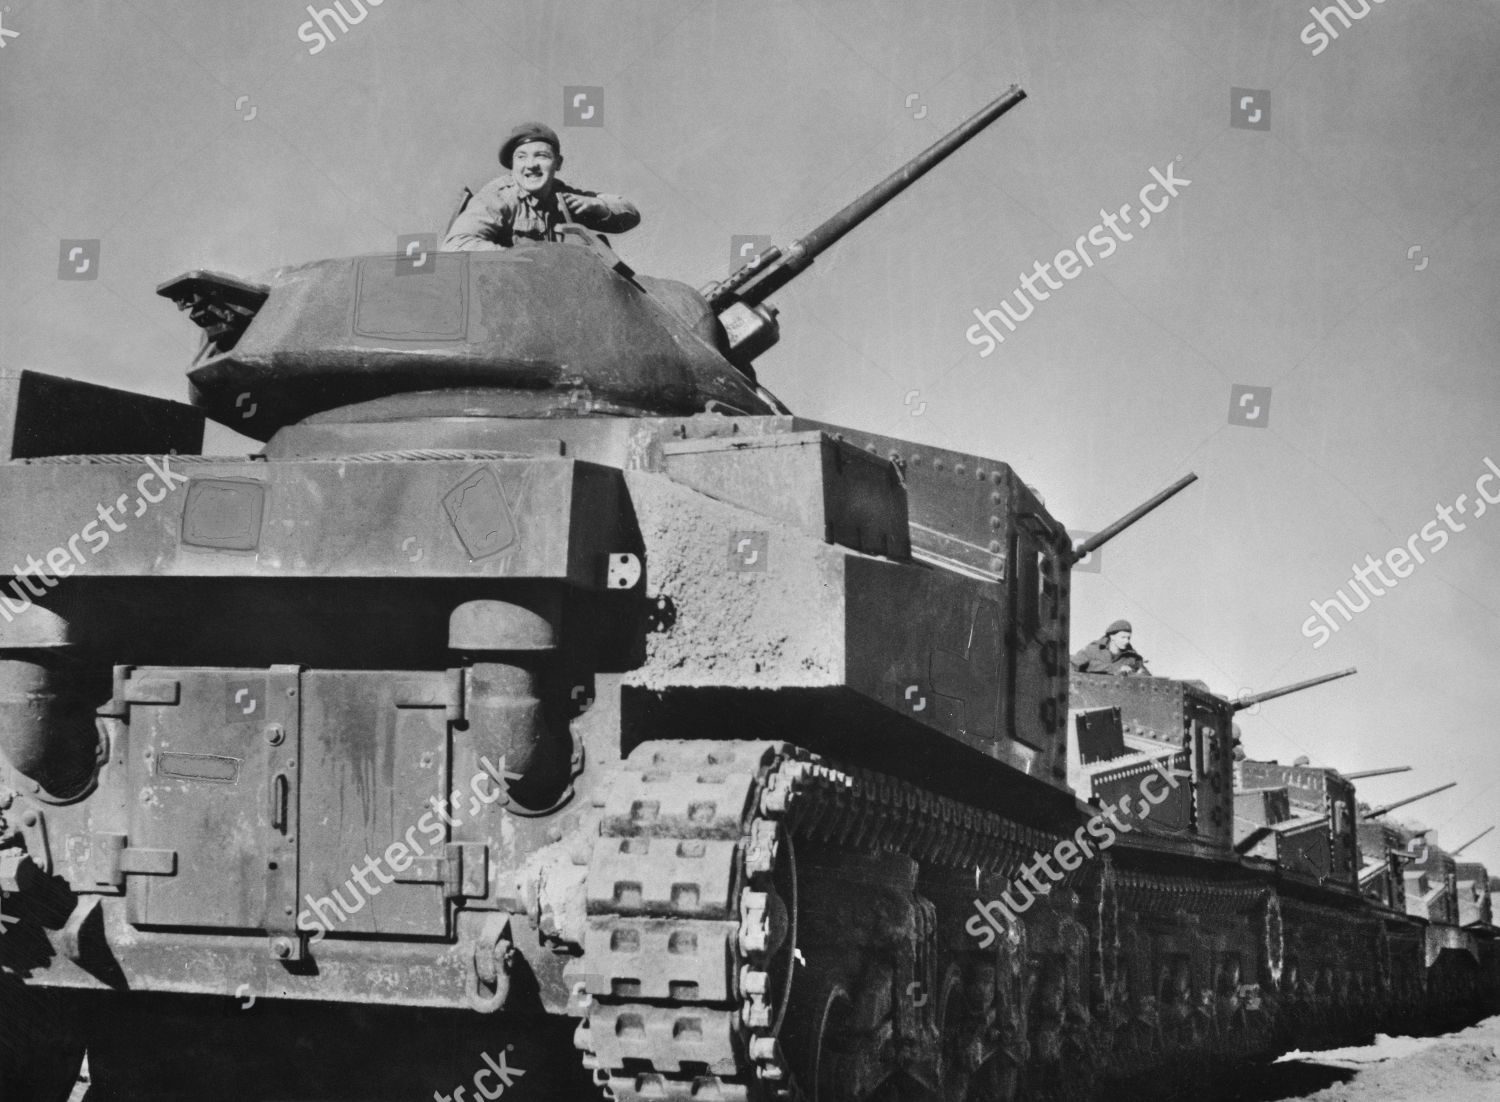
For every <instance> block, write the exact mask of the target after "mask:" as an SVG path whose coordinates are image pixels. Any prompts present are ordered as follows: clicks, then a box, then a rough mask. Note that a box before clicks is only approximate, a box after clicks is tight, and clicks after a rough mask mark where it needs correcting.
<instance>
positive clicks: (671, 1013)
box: [568, 742, 1066, 1102]
mask: <svg viewBox="0 0 1500 1102" xmlns="http://www.w3.org/2000/svg"><path fill="white" fill-rule="evenodd" d="M607 792H608V794H607V796H606V801H605V808H604V814H603V817H602V821H601V823H600V835H601V837H600V840H599V841H598V842H597V843H596V846H595V849H594V853H593V856H592V859H591V862H590V867H589V873H588V888H587V907H588V930H587V935H586V941H585V945H584V955H583V957H582V959H581V960H580V961H577V962H575V963H574V964H573V965H571V966H570V968H569V971H568V979H569V982H570V983H571V984H572V987H573V990H574V993H575V995H578V996H580V997H581V999H582V1001H583V1013H584V1014H585V1017H584V1019H583V1021H582V1022H581V1023H580V1025H579V1027H578V1030H577V1032H576V1034H575V1037H574V1042H575V1044H576V1045H577V1046H578V1048H579V1049H581V1050H582V1052H583V1054H584V1062H585V1065H586V1066H587V1067H589V1068H590V1069H591V1070H592V1071H593V1074H594V1078H595V1081H596V1082H597V1083H598V1084H599V1086H600V1087H601V1088H602V1089H603V1090H604V1092H605V1093H606V1094H607V1095H608V1096H609V1097H610V1098H613V1099H617V1100H619V1102H646V1100H651V1102H658V1100H663V1099H666V1100H682V1102H688V1100H696V1102H713V1100H719V1102H765V1100H777V1102H781V1100H795V1099H797V1098H800V1097H801V1092H800V1091H799V1089H798V1088H797V1086H796V1084H795V1081H794V1076H793V1073H792V1068H791V1066H790V1064H789V1062H788V1060H787V1056H786V1053H785V1052H784V1051H783V1049H782V1047H781V1044H780V1041H779V1040H778V1037H777V1030H778V1028H779V1026H780V1023H781V1018H782V1015H783V1014H784V1013H785V1009H786V1006H785V1000H786V997H787V993H788V991H789V986H788V984H789V983H790V982H793V981H792V977H793V975H794V974H795V972H796V965H794V964H793V953H794V951H795V919H796V909H797V903H796V899H795V887H793V889H792V893H793V899H791V900H789V901H784V902H783V901H782V900H780V899H779V898H778V894H777V893H776V892H775V891H773V890H772V882H773V880H774V879H775V878H776V877H777V876H778V875H783V876H785V875H787V874H790V876H789V882H790V883H791V884H792V885H795V883H796V879H795V869H794V867H793V866H792V865H791V862H792V861H794V858H793V857H792V856H791V854H792V851H793V849H794V847H793V846H791V845H788V844H786V843H787V840H788V839H789V838H795V839H796V840H797V841H809V842H814V843H824V844H830V845H835V846H840V847H849V848H851V849H856V850H859V851H863V852H866V853H870V852H881V851H887V852H893V853H899V854H902V855H904V856H906V857H908V858H910V859H913V860H915V861H919V862H921V863H923V864H924V865H928V866H934V865H936V866H946V867H949V868H952V869H972V868H976V867H977V868H978V869H980V870H982V871H983V872H985V873H987V874H989V875H992V876H999V877H1006V878H1009V877H1013V876H1015V875H1016V874H1017V873H1018V871H1019V870H1020V868H1021V866H1022V865H1023V864H1024V863H1025V861H1026V860H1027V858H1029V857H1030V855H1031V854H1032V853H1033V852H1035V851H1037V850H1046V849H1049V848H1051V847H1052V846H1053V845H1054V844H1055V843H1056V841H1057V840H1058V838H1057V837H1056V836H1054V835H1052V834H1051V833H1049V832H1046V831H1043V830H1039V829H1035V828H1031V827H1028V826H1025V825H1023V824H1019V823H1016V822H1013V821H1011V820H1008V819H1006V818H1004V817H1002V816H1001V815H998V814H995V813H993V812H987V811H983V810H980V809H976V808H974V807H971V806H968V805H965V804H962V803H959V802H957V801H955V800H950V799H947V798H945V797H942V796H938V795H935V794H933V793H931V792H929V791H926V790H925V789H922V788H919V787H917V786H915V785H912V784H908V783H906V782H904V781H900V780H896V779H893V778H891V777H887V776H884V775H881V774H877V773H872V772H870V771H868V770H863V769H857V768H843V767H840V766H837V765H834V764H831V763H828V762H827V761H825V760H824V759H822V758H820V757H819V756H817V755H814V754H811V753H809V752H807V751H804V750H801V749H799V748H796V747H793V746H791V745H789V744H785V743H778V742H764V743H752V742H713V743H710V742H686V743H679V742H648V743H644V744H642V745H641V746H639V747H638V748H637V749H636V750H635V751H634V752H632V753H631V755H630V757H629V758H628V759H627V760H626V761H625V762H623V763H621V764H620V766H619V767H618V772H617V774H616V776H615V777H613V778H612V779H611V782H610V784H609V786H608V789H607ZM1064 886H1066V885H1064Z"/></svg>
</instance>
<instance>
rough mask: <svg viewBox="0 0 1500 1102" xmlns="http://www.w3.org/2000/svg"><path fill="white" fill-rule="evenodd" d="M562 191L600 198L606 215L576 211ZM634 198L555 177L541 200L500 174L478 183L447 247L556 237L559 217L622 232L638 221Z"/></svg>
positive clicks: (495, 245) (445, 242)
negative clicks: (566, 205) (564, 203)
mask: <svg viewBox="0 0 1500 1102" xmlns="http://www.w3.org/2000/svg"><path fill="white" fill-rule="evenodd" d="M559 192H567V193H569V194H572V195H586V196H589V197H591V198H594V199H598V200H599V201H600V202H602V203H603V204H604V205H605V206H606V207H608V208H609V210H608V212H607V213H606V214H604V215H603V216H590V215H577V216H575V215H572V214H569V213H568V212H567V211H566V210H564V209H562V207H561V206H560V205H559V204H558V201H557V196H558V193H559ZM640 220H641V214H640V211H638V210H636V209H635V204H634V203H632V202H630V200H628V199H622V198H621V197H620V196H618V195H601V194H599V193H598V192H594V191H584V190H582V189H581V188H576V187H572V186H570V185H568V184H565V183H563V182H562V181H561V180H553V182H552V190H551V192H550V193H548V195H547V198H546V199H543V200H538V199H537V198H536V197H535V196H534V195H533V194H532V193H531V192H529V191H527V190H525V189H524V188H523V187H521V185H520V184H518V183H517V182H516V178H515V177H514V176H511V175H505V176H497V177H495V179H493V180H491V181H490V182H489V183H487V184H485V185H484V187H482V188H480V189H479V191H478V193H477V194H476V195H475V196H474V198H472V199H470V200H469V203H468V205H467V206H466V207H464V209H463V211H462V213H460V214H459V216H458V217H457V218H456V219H454V221H453V225H452V226H450V227H449V229H448V236H447V237H446V238H444V240H443V248H444V249H445V250H450V251H452V250H461V249H506V248H509V247H510V246H511V245H513V244H515V242H516V241H517V240H518V239H519V240H526V239H529V240H532V241H551V240H555V238H554V236H553V232H552V231H553V228H554V227H555V226H557V225H558V224H559V223H561V222H577V223H579V224H580V225H583V226H587V227H588V228H589V229H591V230H599V231H600V232H602V233H624V232H625V231H626V230H628V229H633V228H634V227H635V226H636V225H638V224H639V223H640Z"/></svg>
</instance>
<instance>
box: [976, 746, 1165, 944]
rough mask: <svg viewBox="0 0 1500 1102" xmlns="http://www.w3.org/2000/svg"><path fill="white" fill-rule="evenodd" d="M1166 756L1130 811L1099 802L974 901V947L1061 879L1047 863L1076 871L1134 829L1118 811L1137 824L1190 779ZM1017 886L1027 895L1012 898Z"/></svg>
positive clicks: (1123, 804) (990, 940)
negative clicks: (1006, 883) (1005, 881)
mask: <svg viewBox="0 0 1500 1102" xmlns="http://www.w3.org/2000/svg"><path fill="white" fill-rule="evenodd" d="M1170 758H1171V755H1166V756H1164V757H1159V758H1156V759H1154V760H1153V761H1152V762H1151V767H1152V768H1153V769H1155V770H1156V772H1155V773H1147V774H1146V775H1145V776H1144V777H1142V778H1141V788H1140V792H1141V795H1140V797H1139V798H1138V799H1137V800H1136V802H1135V811H1134V814H1132V813H1131V808H1130V805H1129V803H1128V798H1127V799H1122V800H1121V801H1120V802H1119V803H1118V804H1112V803H1110V802H1108V801H1107V800H1106V801H1105V802H1103V803H1102V804H1101V805H1100V808H1101V810H1100V812H1099V814H1098V815H1095V816H1094V817H1093V818H1092V819H1090V820H1089V821H1088V822H1087V823H1085V824H1084V825H1083V826H1081V827H1079V828H1078V829H1077V830H1076V831H1074V832H1073V837H1072V838H1064V839H1063V840H1062V841H1060V842H1058V843H1057V845H1055V846H1053V847H1052V852H1051V853H1050V854H1045V853H1036V852H1033V853H1032V855H1031V863H1030V864H1028V865H1027V866H1026V867H1025V868H1023V869H1022V870H1021V876H1020V879H1017V880H1012V881H1011V882H1010V887H1009V888H1007V889H1006V890H1005V891H1003V892H1001V893H1000V898H999V899H992V900H990V901H989V902H988V903H983V902H981V901H980V900H978V899H976V900H974V910H976V911H977V912H978V914H975V915H973V916H972V917H971V918H970V919H969V921H968V922H966V923H965V924H964V930H965V931H967V932H968V933H969V934H970V936H972V937H977V938H978V939H979V947H980V948H981V949H988V948H989V947H990V946H991V945H993V944H994V943H995V939H996V938H997V937H1000V936H1002V935H1003V936H1007V937H1009V936H1011V934H1012V932H1013V931H1014V930H1015V929H1016V925H1015V923H1016V918H1017V916H1018V915H1023V914H1025V913H1026V912H1027V911H1029V910H1030V909H1031V906H1032V904H1034V903H1035V902H1036V901H1037V897H1038V896H1043V895H1050V894H1051V892H1052V885H1053V884H1056V883H1058V882H1060V881H1061V880H1062V879H1063V873H1062V872H1058V871H1057V870H1056V869H1054V868H1053V867H1052V862H1054V861H1056V862H1057V865H1058V867H1059V868H1061V869H1062V870H1063V872H1073V871H1075V870H1077V869H1078V868H1080V867H1081V866H1082V865H1083V862H1084V861H1085V860H1087V859H1089V858H1092V857H1093V856H1094V851H1095V849H1097V850H1098V851H1099V852H1100V853H1103V852H1104V851H1105V850H1107V849H1109V847H1110V846H1112V845H1114V844H1115V843H1116V842H1117V841H1119V836H1120V835H1121V834H1130V833H1133V832H1134V831H1135V826H1134V825H1133V824H1131V823H1122V822H1121V821H1120V812H1121V811H1123V812H1124V813H1125V814H1126V815H1127V816H1129V817H1130V818H1132V819H1134V820H1135V821H1136V822H1140V821H1141V820H1143V819H1145V818H1147V817H1148V816H1149V815H1150V814H1151V809H1152V808H1153V807H1155V806H1156V805H1157V804H1159V803H1161V802H1162V801H1163V800H1165V799H1166V798H1167V797H1168V796H1170V795H1171V794H1172V790H1173V789H1175V788H1176V787H1177V784H1178V782H1179V781H1181V780H1183V779H1184V778H1187V779H1192V774H1191V773H1179V772H1177V771H1176V770H1174V769H1171V768H1170V767H1168V766H1167V765H1166V764H1164V763H1165V762H1167V761H1168V760H1170ZM1157 781H1165V782H1166V785H1167V787H1166V788H1164V789H1154V790H1152V788H1151V786H1153V785H1154V784H1155V782H1157ZM1106 819H1107V820H1108V822H1106ZM1111 824H1113V825H1111ZM1085 836H1087V837H1085ZM1090 838H1092V839H1094V840H1095V841H1096V842H1097V846H1096V845H1094V844H1092V843H1091V842H1090V841H1089V839H1090ZM1038 872H1045V873H1046V874H1047V879H1048V880H1049V881H1051V883H1047V884H1043V883H1042V882H1041V881H1040V880H1038V879H1037V875H1036V874H1037V873H1038ZM1023 881H1024V883H1023ZM1018 889H1019V890H1022V891H1024V892H1025V893H1026V895H1025V898H1024V899H1021V898H1019V897H1016V898H1012V897H1013V896H1016V893H1017V891H1018Z"/></svg>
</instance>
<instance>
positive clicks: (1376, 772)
mask: <svg viewBox="0 0 1500 1102" xmlns="http://www.w3.org/2000/svg"><path fill="white" fill-rule="evenodd" d="M1410 772H1411V766H1409V765H1392V766H1388V767H1387V768H1385V769H1362V770H1360V771H1359V772H1358V773H1344V774H1343V778H1344V780H1346V781H1362V780H1364V779H1365V778H1366V777H1383V776H1385V775H1386V774H1387V773H1410Z"/></svg>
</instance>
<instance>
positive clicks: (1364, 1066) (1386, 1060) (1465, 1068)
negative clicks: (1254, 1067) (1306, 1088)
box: [1277, 1017, 1500, 1102]
mask: <svg viewBox="0 0 1500 1102" xmlns="http://www.w3.org/2000/svg"><path fill="white" fill-rule="evenodd" d="M1289 1065H1290V1066H1300V1067H1301V1068H1303V1069H1306V1070H1308V1071H1314V1070H1316V1069H1320V1068H1321V1069H1326V1070H1327V1071H1328V1072H1329V1073H1339V1072H1343V1073H1347V1074H1350V1075H1351V1076H1352V1077H1351V1078H1349V1079H1348V1081H1347V1082H1336V1083H1334V1084H1333V1085H1331V1086H1328V1087H1326V1088H1324V1089H1322V1090H1318V1091H1316V1092H1315V1093H1312V1094H1302V1095H1296V1094H1294V1095H1286V1096H1283V1097H1292V1098H1299V1097H1300V1098H1307V1099H1311V1100H1314V1102H1376V1100H1377V1099H1378V1100H1379V1102H1433V1100H1441V1102H1497V1100H1500V1017H1496V1018H1489V1019H1487V1020H1485V1021H1483V1022H1480V1023H1479V1024H1478V1025H1475V1026H1470V1027H1469V1028H1468V1029H1465V1030H1462V1031H1460V1032H1458V1033H1448V1034H1444V1035H1443V1036H1441V1037H1386V1036H1384V1035H1381V1036H1379V1037H1377V1038H1376V1039H1375V1043H1374V1044H1373V1045H1366V1046H1364V1047H1362V1048H1340V1049H1330V1050H1328V1051H1327V1052H1314V1053H1288V1054H1287V1055H1286V1056H1283V1057H1282V1058H1281V1059H1280V1060H1279V1061H1278V1062H1277V1066H1278V1067H1288V1066H1289Z"/></svg>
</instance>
